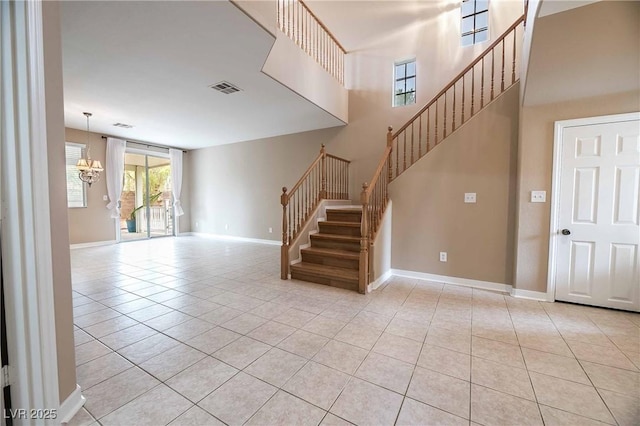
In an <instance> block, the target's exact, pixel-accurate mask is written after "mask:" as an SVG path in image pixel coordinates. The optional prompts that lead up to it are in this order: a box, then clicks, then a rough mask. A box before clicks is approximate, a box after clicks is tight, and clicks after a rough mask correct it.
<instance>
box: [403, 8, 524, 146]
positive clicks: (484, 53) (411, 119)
mask: <svg viewBox="0 0 640 426" xmlns="http://www.w3.org/2000/svg"><path fill="white" fill-rule="evenodd" d="M524 19H525V15H522V16H520V17H519V18H518V19H516V21H515V22H514V23H513V24H512V25H511V26H510V27H509V28H508V29H507V30H506V31H505V32H504V33H502V35H501V36H500V37H498V39H496V41H494V42H493V43H491V45H490V46H489V47H487V48H486V49H485V50H484V51H483V52H482V53H481V54H480V56H478V57H477V58H476V59H475V60H474V61H473V62H471V64H469V65H468V66H467V67H466V68H465V69H463V70H462V71H461V72H460V73H459V74H458V75H457V76H455V77H454V78H453V80H451V82H450V83H449V84H447V85H446V86H445V87H444V89H442V90H441V91H440V92H438V94H437V95H436V96H434V97H433V98H432V99H431V101H429V103H428V104H426V105H425V106H424V107H422V109H420V111H418V112H417V113H416V114H414V116H413V117H411V118H410V119H409V120H408V121H407V122H406V123H405V124H404V125H403V126H402V127H400V129H398V130H397V131H396V132H395V133H394V134H393V138H394V139H395V138H397V137H398V135H400V133H402V132H403V131H405V130H406V129H407V128H408V127H409V126H410V125H411V123H413V122H414V121H416V120H417V119H418V118H419V117H420V116H421V115H422V114H424V112H425V111H426V110H428V109H429V107H431V105H433V104H434V103H435V102H436V101H437V100H438V99H440V97H442V95H444V94H445V93H447V92H448V91H449V89H451V88H452V87H453V86H454V85H455V84H456V83H457V82H458V81H459V80H460V79H461V78H462V77H464V75H465V74H466V73H468V72H469V71H470V70H471V69H472V68H473V67H475V66H476V65H478V63H479V62H480V61H481V60H482V59H483V58H484V57H485V56H486V55H488V54H489V53H490V52H491V51H492V50H493V49H494V48H495V47H496V46H497V45H499V44H500V43H502V41H503V40H504V39H505V37H506V36H508V35H509V33H511V31H513V29H514V28H516V27H517V26H518V25H520V23H522V22H524Z"/></svg>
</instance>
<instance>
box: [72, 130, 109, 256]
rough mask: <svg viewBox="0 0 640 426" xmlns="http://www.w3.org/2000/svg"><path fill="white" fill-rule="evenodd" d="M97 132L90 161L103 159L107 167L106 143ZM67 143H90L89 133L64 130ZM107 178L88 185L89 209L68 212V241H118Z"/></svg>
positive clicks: (79, 242) (92, 144)
mask: <svg viewBox="0 0 640 426" xmlns="http://www.w3.org/2000/svg"><path fill="white" fill-rule="evenodd" d="M101 136H102V135H100V134H98V133H93V132H92V133H90V136H89V146H90V147H91V158H93V159H94V160H100V161H101V162H102V165H103V166H106V161H105V159H106V150H107V141H106V140H105V139H102V137H101ZM65 137H66V141H67V142H75V143H81V144H87V132H86V131H84V130H77V129H70V128H66V129H65ZM106 182H107V181H106V179H105V178H104V176H102V177H101V178H100V180H99V181H98V182H96V183H94V184H93V185H91V188H89V187H88V186H87V207H79V208H71V209H68V211H69V241H70V243H71V244H81V243H93V242H98V241H115V239H116V231H115V228H114V224H113V219H111V216H110V213H109V210H107V208H106V206H107V203H108V202H107V201H103V200H102V196H103V195H107V183H106Z"/></svg>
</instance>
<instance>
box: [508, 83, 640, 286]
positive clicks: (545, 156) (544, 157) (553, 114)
mask: <svg viewBox="0 0 640 426" xmlns="http://www.w3.org/2000/svg"><path fill="white" fill-rule="evenodd" d="M633 111H640V92H638V91H633V92H626V93H618V94H611V95H606V96H598V97H594V98H587V99H579V100H574V101H568V102H562V103H555V104H548V105H540V106H535V107H525V108H523V109H522V112H521V137H520V138H521V139H520V142H519V148H518V152H519V154H518V157H519V160H518V207H517V217H518V224H517V237H516V238H517V239H516V245H517V258H516V266H515V287H516V288H518V289H522V290H531V291H540V292H545V291H546V290H547V266H548V255H549V224H550V222H549V221H550V207H551V206H550V203H549V201H547V203H544V204H539V203H530V202H529V198H530V193H531V191H533V190H543V191H547V200H550V198H551V197H550V194H551V172H552V167H553V137H554V134H553V131H554V123H555V121H558V120H569V119H573V118H584V117H594V116H600V115H609V114H622V113H625V112H633Z"/></svg>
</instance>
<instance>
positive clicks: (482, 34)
mask: <svg viewBox="0 0 640 426" xmlns="http://www.w3.org/2000/svg"><path fill="white" fill-rule="evenodd" d="M487 40H489V31H487V30H482V31H478V32H477V33H476V41H475V42H476V43H482V42H483V41H487Z"/></svg>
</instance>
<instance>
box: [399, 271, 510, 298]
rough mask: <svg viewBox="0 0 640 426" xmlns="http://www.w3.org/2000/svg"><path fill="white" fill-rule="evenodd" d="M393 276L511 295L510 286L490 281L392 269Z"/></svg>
mask: <svg viewBox="0 0 640 426" xmlns="http://www.w3.org/2000/svg"><path fill="white" fill-rule="evenodd" d="M391 271H392V274H393V275H395V276H398V277H407V278H417V279H419V280H425V281H435V282H439V283H444V284H453V285H461V286H465V287H473V288H479V289H483V290H491V291H500V292H503V293H511V288H512V287H511V286H510V285H509V284H500V283H493V282H490V281H480V280H471V279H468V278H459V277H448V276H446V275H436V274H428V273H426V272H415V271H405V270H402V269H392V270H391Z"/></svg>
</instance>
